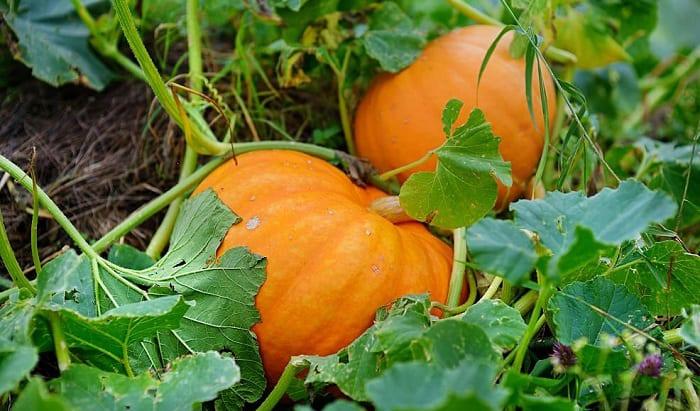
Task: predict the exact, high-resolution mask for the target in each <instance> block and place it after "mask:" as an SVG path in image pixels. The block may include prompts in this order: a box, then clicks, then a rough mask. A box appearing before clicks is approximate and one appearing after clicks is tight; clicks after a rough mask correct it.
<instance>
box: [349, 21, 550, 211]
mask: <svg viewBox="0 0 700 411" xmlns="http://www.w3.org/2000/svg"><path fill="white" fill-rule="evenodd" d="M499 32H500V28H498V27H493V26H480V25H475V26H469V27H466V28H462V29H458V30H456V31H453V32H451V33H449V34H447V35H444V36H442V37H440V38H438V39H436V40H434V41H432V42H431V43H429V44H428V46H427V47H426V48H425V50H424V51H423V53H422V54H421V55H420V56H419V57H418V59H417V60H416V61H415V62H414V63H413V64H411V65H410V66H409V67H407V68H406V69H404V70H403V71H401V72H399V73H397V74H382V75H380V76H378V77H377V78H376V79H375V81H374V82H373V83H372V85H371V86H370V88H369V90H368V91H367V93H366V94H365V96H364V97H363V98H362V100H361V102H360V104H359V105H358V108H357V111H356V114H355V123H354V127H355V129H354V132H355V139H356V145H357V152H358V154H359V155H360V156H362V157H365V158H367V159H368V160H370V162H371V163H372V164H373V165H374V166H375V167H376V168H377V169H379V170H380V171H388V170H392V169H395V168H397V167H399V166H403V165H405V164H408V163H410V162H412V161H415V160H417V159H419V158H421V157H422V156H423V155H425V153H426V152H428V151H430V150H432V149H435V148H437V147H439V146H440V145H442V143H443V142H444V141H445V135H444V132H443V131H442V122H441V113H442V110H443V108H444V106H445V104H446V103H447V101H449V100H450V99H452V98H457V99H459V100H461V101H463V102H464V108H463V109H462V113H461V116H460V118H459V119H458V123H457V124H461V123H462V122H464V121H465V120H466V118H467V116H468V115H469V113H470V112H471V110H472V109H473V108H475V107H479V108H480V109H481V110H482V111H483V112H484V114H485V116H486V120H487V121H488V122H490V123H491V126H492V127H493V131H494V133H495V134H496V135H497V136H499V137H500V138H501V142H500V145H499V150H500V153H501V155H502V156H503V158H504V159H505V160H506V161H510V163H511V167H512V173H513V186H512V187H511V188H510V189H507V188H506V187H504V186H503V185H501V184H500V183H499V196H498V198H499V201H498V204H499V206H505V205H507V203H508V202H509V201H511V200H513V199H515V198H517V197H518V196H519V195H520V194H522V192H523V190H524V188H525V187H526V185H527V183H528V180H529V178H530V177H531V176H532V175H533V174H534V172H535V170H536V168H537V164H538V161H539V158H540V156H541V154H542V147H543V140H544V136H543V135H544V132H543V131H544V121H543V118H544V117H543V115H542V109H541V105H540V93H539V81H538V76H537V68H536V67H535V68H534V69H533V72H534V73H533V77H534V78H533V81H532V89H533V90H532V92H533V93H532V99H533V109H534V113H535V118H536V120H537V121H536V122H537V125H535V124H534V123H533V121H532V117H531V116H530V112H529V111H528V107H527V100H526V97H525V62H524V60H523V59H513V58H512V57H511V55H510V53H509V50H508V48H509V44H510V40H511V39H512V33H508V34H506V36H504V38H502V39H501V40H500V42H499V43H498V46H497V47H496V49H495V50H494V52H493V54H492V56H491V59H490V60H489V62H488V65H487V67H486V71H485V72H484V74H483V76H482V78H481V83H480V84H479V89H478V95H477V79H478V74H479V69H480V67H481V62H482V60H483V59H484V56H485V54H486V52H487V50H488V48H489V46H490V45H491V43H492V42H493V40H494V39H495V38H496V37H497V36H498V33H499ZM542 70H543V76H544V78H545V89H546V94H547V102H548V103H547V105H548V109H549V115H550V124H551V123H552V122H553V119H554V116H555V113H554V111H555V105H556V104H555V92H554V85H553V83H552V80H551V77H550V76H549V73H548V72H546V71H547V70H546V68H544V67H543V69H542ZM477 97H478V100H477ZM477 101H478V104H477ZM435 166H436V158H435V156H433V158H432V159H431V160H430V161H429V162H427V163H424V164H422V165H421V166H419V167H416V168H414V169H412V170H411V171H410V172H404V173H401V174H400V175H399V180H400V181H404V180H406V179H407V178H408V177H409V176H410V174H411V173H412V172H416V171H432V170H434V169H435Z"/></svg>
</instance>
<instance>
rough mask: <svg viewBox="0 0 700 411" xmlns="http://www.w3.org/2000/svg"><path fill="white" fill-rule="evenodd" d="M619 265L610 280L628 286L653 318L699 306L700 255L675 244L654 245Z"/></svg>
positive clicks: (666, 242) (670, 242) (672, 242)
mask: <svg viewBox="0 0 700 411" xmlns="http://www.w3.org/2000/svg"><path fill="white" fill-rule="evenodd" d="M620 265H621V266H622V267H624V268H622V269H613V270H611V271H610V274H609V275H608V278H610V279H611V280H613V281H614V282H616V283H619V284H624V285H625V286H627V288H628V289H629V290H630V291H632V292H633V293H634V294H636V295H637V296H638V297H639V298H640V299H641V300H642V302H643V303H644V305H646V306H647V308H649V311H651V313H652V314H654V315H663V316H674V315H678V314H680V313H681V311H682V310H683V309H684V308H689V307H690V306H691V305H693V304H700V282H699V281H698V275H699V274H700V256H698V255H697V254H691V253H688V252H686V251H685V250H684V249H683V246H681V245H680V244H679V243H678V242H676V241H663V242H659V243H655V244H654V245H652V246H651V247H650V248H649V249H647V250H644V251H639V252H636V253H635V255H634V256H633V257H632V258H630V259H626V260H623V261H622V262H621V264H620Z"/></svg>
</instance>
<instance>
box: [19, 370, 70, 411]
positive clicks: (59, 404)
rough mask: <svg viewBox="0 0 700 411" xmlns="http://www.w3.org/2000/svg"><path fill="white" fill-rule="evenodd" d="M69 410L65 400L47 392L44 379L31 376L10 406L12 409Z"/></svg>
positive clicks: (23, 410)
mask: <svg viewBox="0 0 700 411" xmlns="http://www.w3.org/2000/svg"><path fill="white" fill-rule="evenodd" d="M39 410H46V411H49V410H50V411H71V408H70V407H69V406H68V404H66V402H65V400H64V399H63V398H62V397H61V396H60V395H56V394H52V393H49V392H48V390H47V389H46V385H45V384H44V381H42V380H41V379H39V378H32V379H31V380H29V383H28V384H27V386H26V387H24V390H22V393H21V394H20V395H19V397H18V398H17V402H15V404H14V406H13V407H12V411H39Z"/></svg>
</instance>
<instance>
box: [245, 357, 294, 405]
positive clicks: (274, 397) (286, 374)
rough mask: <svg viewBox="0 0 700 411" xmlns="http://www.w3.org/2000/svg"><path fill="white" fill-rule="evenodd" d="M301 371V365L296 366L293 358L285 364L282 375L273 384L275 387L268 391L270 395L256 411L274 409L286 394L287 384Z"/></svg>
mask: <svg viewBox="0 0 700 411" xmlns="http://www.w3.org/2000/svg"><path fill="white" fill-rule="evenodd" d="M302 369H303V365H301V364H298V363H296V362H295V361H294V358H292V360H291V361H289V363H288V364H287V366H286V367H284V371H283V372H282V375H281V376H280V379H279V380H278V381H277V384H275V387H274V388H273V389H272V391H270V394H268V395H267V398H265V401H263V402H262V404H260V406H258V408H257V410H256V411H272V410H274V409H275V406H276V405H277V403H278V402H279V401H280V400H281V399H282V397H283V396H284V394H285V393H286V392H287V388H289V384H291V382H292V380H294V377H295V376H296V375H297V373H299V372H300V371H301V370H302Z"/></svg>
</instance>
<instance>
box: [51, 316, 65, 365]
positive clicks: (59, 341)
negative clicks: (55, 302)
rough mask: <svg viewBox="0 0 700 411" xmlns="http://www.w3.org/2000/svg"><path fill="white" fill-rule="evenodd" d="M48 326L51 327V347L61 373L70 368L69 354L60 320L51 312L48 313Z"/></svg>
mask: <svg viewBox="0 0 700 411" xmlns="http://www.w3.org/2000/svg"><path fill="white" fill-rule="evenodd" d="M49 325H50V326H51V336H52V337H53V346H54V351H55V353H56V360H57V362H58V369H59V370H60V371H61V372H63V371H65V370H67V369H68V367H70V352H69V351H68V344H66V338H65V337H64V335H63V329H62V328H61V318H60V317H59V316H58V313H56V312H53V311H52V312H49Z"/></svg>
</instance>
